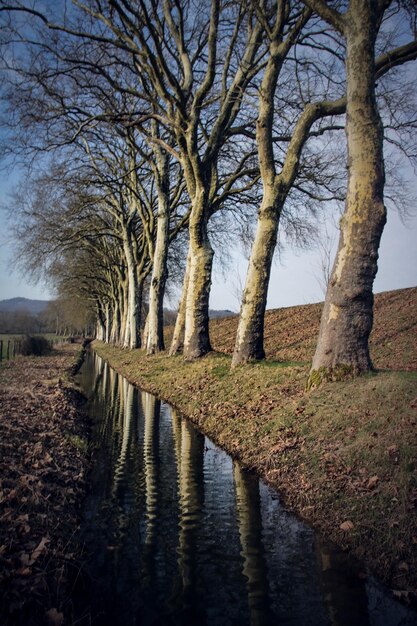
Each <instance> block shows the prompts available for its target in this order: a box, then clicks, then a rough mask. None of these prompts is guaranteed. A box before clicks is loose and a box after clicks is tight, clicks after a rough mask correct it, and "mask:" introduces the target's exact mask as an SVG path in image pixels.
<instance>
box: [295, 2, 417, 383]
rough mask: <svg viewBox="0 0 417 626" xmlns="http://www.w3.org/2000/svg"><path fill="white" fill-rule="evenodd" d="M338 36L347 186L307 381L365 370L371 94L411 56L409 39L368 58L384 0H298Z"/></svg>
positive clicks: (373, 155)
mask: <svg viewBox="0 0 417 626" xmlns="http://www.w3.org/2000/svg"><path fill="white" fill-rule="evenodd" d="M304 1H305V4H306V5H308V6H309V7H310V8H311V9H313V10H315V11H317V13H318V14H319V15H320V16H321V17H322V18H323V19H324V20H325V21H327V22H328V23H329V24H330V25H331V26H332V27H333V28H334V29H335V30H336V31H338V32H339V33H341V34H342V35H343V37H344V38H345V40H346V112H347V118H346V119H347V122H346V136H347V145H348V167H349V173H348V174H349V175H348V187H347V196H346V205H345V212H344V215H343V218H342V223H341V233H340V240H339V248H338V251H337V255H336V260H335V264H334V266H333V271H332V275H331V279H330V284H329V288H328V290H327V294H326V301H325V305H324V310H323V315H322V320H321V326H320V334H319V339H318V344H317V348H316V353H315V355H314V359H313V364H312V368H311V373H310V378H309V384H310V385H316V384H319V383H320V381H322V380H326V379H328V378H332V377H334V376H336V377H338V376H341V375H345V374H350V375H352V374H355V375H357V374H361V373H363V372H366V371H368V370H370V369H372V362H371V358H370V354H369V345H368V340H369V335H370V332H371V329H372V323H373V293H372V286H373V282H374V278H375V275H376V272H377V260H378V249H379V244H380V240H381V235H382V231H383V228H384V225H385V221H386V209H385V206H384V196H383V194H384V182H385V174H384V158H383V135H384V132H383V124H382V120H381V117H380V114H379V111H378V107H377V102H376V97H375V82H376V77H377V75H378V71H379V70H380V69H381V68H382V67H385V68H386V69H389V68H391V67H394V66H397V65H399V64H402V63H404V62H406V61H409V60H412V59H415V58H416V57H417V41H416V40H415V39H414V40H411V41H410V42H409V43H407V44H405V45H402V46H400V47H399V48H396V49H394V50H388V51H387V52H385V54H384V55H382V57H381V58H379V59H378V60H377V61H376V60H375V46H376V41H377V36H378V32H379V30H380V27H381V23H382V19H383V16H384V13H385V12H386V11H387V9H388V8H389V6H390V5H391V4H392V2H391V1H390V0H385V1H384V0H381V1H379V2H378V1H376V0H375V1H373V2H362V1H361V0H350V2H349V5H348V8H347V11H346V12H345V13H342V12H339V11H337V10H336V9H334V8H333V7H331V6H330V5H329V4H327V3H326V2H324V0H304Z"/></svg>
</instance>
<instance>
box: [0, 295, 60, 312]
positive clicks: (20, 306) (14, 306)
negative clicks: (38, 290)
mask: <svg viewBox="0 0 417 626" xmlns="http://www.w3.org/2000/svg"><path fill="white" fill-rule="evenodd" d="M48 304H49V300H30V299H29V298H10V299H9V300H0V311H4V312H6V313H14V312H15V311H27V312H28V313H31V314H32V315H37V314H38V313H42V311H44V310H45V309H46V307H47V306H48Z"/></svg>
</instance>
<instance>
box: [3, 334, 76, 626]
mask: <svg viewBox="0 0 417 626" xmlns="http://www.w3.org/2000/svg"><path fill="white" fill-rule="evenodd" d="M80 349H81V346H80V345H77V344H73V345H66V346H63V347H62V348H61V347H60V348H58V349H57V350H54V351H53V353H52V354H51V355H50V356H44V357H17V358H16V359H14V360H13V361H9V362H7V363H5V364H3V365H2V367H1V368H0V385H1V387H0V477H1V478H0V502H1V506H2V511H1V515H0V571H1V574H0V589H1V592H0V607H1V609H0V623H1V624H13V626H19V625H20V624H21V625H22V626H23V625H25V626H30V625H31V624H53V625H55V626H57V625H60V624H62V623H63V620H64V616H65V623H71V622H70V619H71V614H72V600H71V591H72V585H73V582H74V580H75V579H76V576H77V573H78V570H79V567H80V565H79V555H77V554H75V552H74V543H73V538H74V534H75V532H76V530H77V528H78V525H79V520H80V510H81V503H82V499H83V496H84V492H85V483H84V475H85V472H86V469H87V464H88V462H87V431H88V428H87V424H86V420H85V417H84V416H83V413H82V399H81V397H80V396H79V394H78V393H77V392H75V391H74V390H73V389H72V388H71V385H70V384H69V383H68V374H69V371H70V370H71V368H72V367H73V365H74V363H75V362H76V359H77V356H78V354H79V352H80Z"/></svg>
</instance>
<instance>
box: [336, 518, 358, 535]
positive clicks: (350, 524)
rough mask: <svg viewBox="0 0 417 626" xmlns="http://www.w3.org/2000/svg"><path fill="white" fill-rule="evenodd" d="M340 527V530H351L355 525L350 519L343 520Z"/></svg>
mask: <svg viewBox="0 0 417 626" xmlns="http://www.w3.org/2000/svg"><path fill="white" fill-rule="evenodd" d="M339 528H340V530H343V531H344V532H350V531H351V530H353V529H354V528H355V525H354V523H353V522H351V521H350V520H346V521H345V522H342V524H340V526H339Z"/></svg>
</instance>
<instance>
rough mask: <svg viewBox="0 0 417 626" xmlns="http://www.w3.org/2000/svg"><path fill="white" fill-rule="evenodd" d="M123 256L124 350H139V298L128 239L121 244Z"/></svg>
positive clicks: (134, 265) (133, 260) (133, 261)
mask: <svg viewBox="0 0 417 626" xmlns="http://www.w3.org/2000/svg"><path fill="white" fill-rule="evenodd" d="M123 250H124V256H125V259H126V266H127V281H128V283H127V284H128V290H127V320H126V328H125V335H124V341H123V347H124V348H130V349H134V348H140V345H141V339H140V304H141V302H140V297H139V286H138V277H137V271H136V263H135V259H134V256H133V252H132V247H131V243H130V241H129V238H128V237H126V238H125V240H124V242H123Z"/></svg>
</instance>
